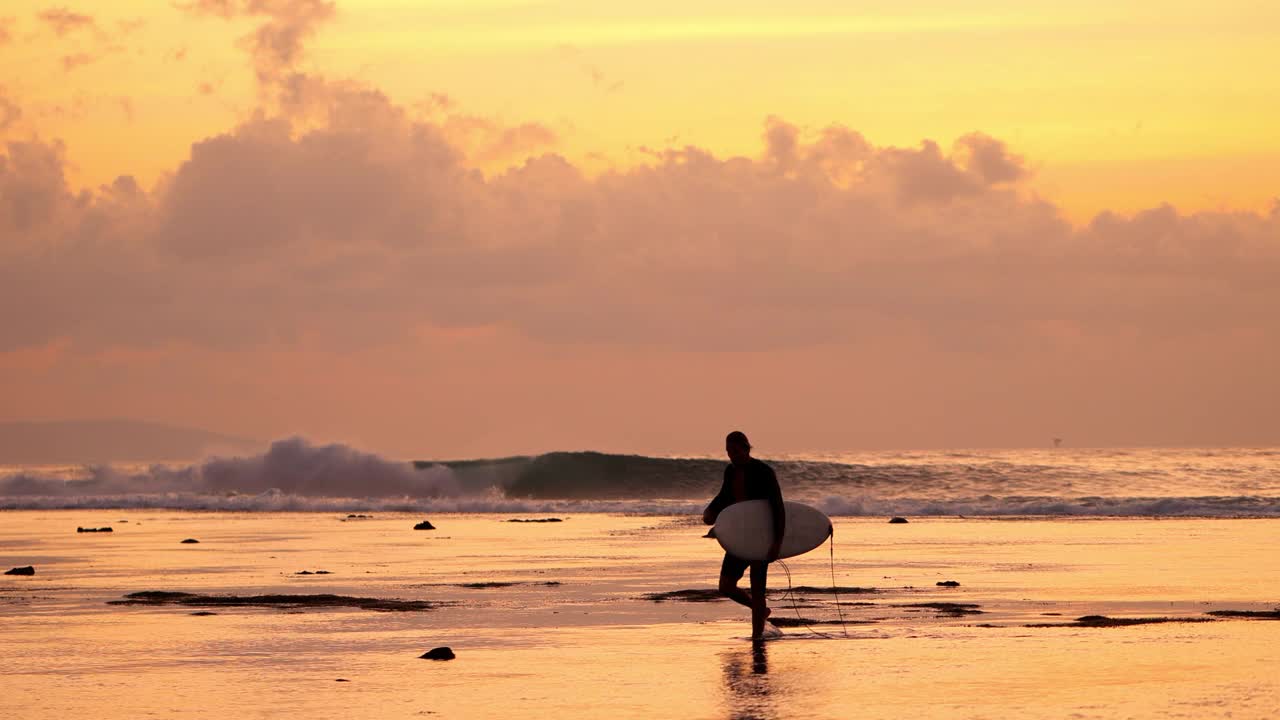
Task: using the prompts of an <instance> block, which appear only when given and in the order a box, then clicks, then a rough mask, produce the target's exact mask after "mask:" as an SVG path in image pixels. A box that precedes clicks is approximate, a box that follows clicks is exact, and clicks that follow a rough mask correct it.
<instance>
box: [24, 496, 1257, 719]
mask: <svg viewBox="0 0 1280 720" xmlns="http://www.w3.org/2000/svg"><path fill="white" fill-rule="evenodd" d="M560 517H562V518H563V519H564V521H563V522H558V523H509V522H507V521H508V520H509V519H511V518H510V517H509V516H505V515H500V514H472V515H438V516H432V517H431V518H430V520H431V521H432V523H433V524H434V525H435V526H436V528H437V529H436V530H432V531H415V530H413V529H412V527H413V526H414V525H415V524H416V523H418V522H420V521H421V520H423V519H424V517H422V516H421V515H402V514H389V513H378V514H375V515H374V517H372V518H362V519H359V520H358V521H353V522H348V521H345V520H346V516H345V515H344V514H338V513H335V514H324V513H296V514H286V513H244V514H235V513H194V512H177V511H155V510H153V511H137V510H135V511H110V510H108V511H103V510H92V511H70V510H68V511H10V512H3V513H0V565H2V566H3V567H2V568H0V570H3V569H8V568H9V567H15V566H25V565H32V566H34V567H35V568H36V574H35V575H34V576H31V577H15V576H3V577H0V617H3V619H4V621H3V624H2V627H3V630H2V631H3V632H4V633H5V642H4V643H0V674H3V676H4V678H5V682H4V686H5V692H3V693H0V716H3V717H20V718H31V719H37V718H40V719H43V718H66V717H72V716H76V717H85V716H93V717H98V718H126V717H139V716H145V715H147V714H154V715H158V716H171V715H182V716H186V717H210V718H213V717H217V718H228V717H273V718H292V717H298V718H302V717H306V718H309V719H310V718H350V717H370V718H372V717H378V718H385V717H431V716H436V717H476V718H487V717H509V716H513V715H516V714H527V713H536V714H538V715H546V716H557V717H599V716H601V715H608V716H610V717H623V718H627V717H637V718H639V717H683V718H724V717H744V718H745V717H761V718H768V717H777V718H839V717H851V716H857V717H870V718H880V717H883V718H889V717H895V718H900V717H902V716H903V715H904V714H909V715H912V716H914V717H917V718H1002V717H1018V718H1063V717H1079V718H1115V717H1136V718H1165V717H1169V718H1172V717H1191V718H1215V717H1232V718H1270V717H1274V714H1275V709H1276V708H1277V707H1280V681H1277V680H1276V679H1275V675H1276V674H1275V671H1274V670H1275V668H1276V667H1277V666H1280V622H1276V620H1275V619H1273V616H1274V610H1275V609H1276V608H1277V606H1278V605H1280V561H1277V560H1275V559H1274V557H1275V553H1274V539H1275V537H1276V532H1277V530H1280V525H1278V524H1277V522H1280V521H1276V520H1223V519H1161V520H1148V519H1071V520H1068V519H969V520H964V519H943V518H936V519H935V518H912V522H911V523H910V524H906V525H889V524H888V523H886V522H885V520H886V519H885V518H874V519H866V518H857V519H850V518H837V519H836V538H835V547H834V550H835V552H834V584H835V585H836V586H837V591H838V592H835V593H833V592H831V589H832V585H833V577H832V576H833V572H832V560H831V556H830V555H829V554H828V548H827V547H823V548H822V549H820V550H818V551H815V552H814V553H811V554H809V555H806V556H802V557H800V558H794V559H792V560H789V561H787V569H788V570H789V572H790V579H789V582H788V577H787V573H786V572H784V571H783V570H782V568H781V567H775V568H774V569H773V570H771V573H770V582H769V584H770V589H771V590H772V591H773V592H772V593H771V600H770V602H771V605H772V606H773V608H774V612H775V617H776V618H777V619H778V621H779V623H778V624H779V625H781V626H782V630H783V633H784V634H783V637H782V638H781V639H778V640H774V641H770V642H768V643H766V644H764V645H763V646H761V647H754V646H753V645H752V643H750V642H748V641H747V639H746V635H747V634H748V632H749V624H748V618H747V613H746V610H745V609H744V608H741V607H739V606H737V605H734V604H732V603H729V602H727V601H724V600H718V599H716V598H715V597H714V593H713V592H710V591H711V590H712V589H713V588H714V585H715V579H716V578H715V576H716V572H717V571H718V568H719V559H720V552H719V548H718V546H716V544H715V542H714V541H713V540H708V539H704V538H702V537H701V535H702V534H703V533H704V532H705V528H704V527H703V526H701V525H700V524H697V523H696V522H695V521H694V520H693V519H691V518H684V517H650V516H617V515H596V514H571V515H565V514H561V515H560ZM121 520H128V522H121ZM89 526H92V527H108V526H109V527H113V532H111V533H95V534H84V533H81V534H77V533H76V528H77V527H89ZM187 538H192V539H198V540H199V541H200V542H199V543H197V544H182V543H181V541H182V540H184V539H187ZM318 569H324V570H326V571H328V574H320V575H317V574H314V571H316V570H318ZM303 571H312V572H313V574H309V575H302V574H299V573H301V572H303ZM945 581H956V582H958V583H959V586H958V587H941V586H938V585H937V583H939V582H945ZM789 584H790V586H791V588H792V589H793V591H791V592H788V585H789ZM140 592H165V593H189V594H191V595H189V596H157V595H151V596H143V598H142V599H145V600H148V602H143V603H141V604H113V603H120V602H121V601H124V602H128V601H129V600H130V598H128V597H127V596H128V595H130V594H134V593H140ZM183 597H186V598H190V597H195V598H197V600H196V601H194V602H170V601H171V600H175V599H180V598H183ZM333 597H338V598H343V599H345V600H344V601H342V602H337V601H333V600H331V599H319V598H333ZM200 598H204V600H200ZM210 598H212V599H210ZM264 598H266V599H269V600H271V601H270V602H267V601H264ZM133 599H134V600H137V599H139V598H137V597H135V598H133ZM152 600H154V601H156V602H150V601H152ZM347 601H359V602H347ZM395 610H398V611H395ZM1224 611H1226V612H1225V613H1224ZM842 620H843V622H842ZM437 646H449V647H451V648H453V650H454V652H455V653H456V655H457V658H456V659H455V660H451V661H447V662H438V661H430V660H421V659H418V656H419V655H421V654H422V653H424V652H425V651H427V650H429V649H431V648H433V647H437ZM339 680H342V681H344V682H337V681H339Z"/></svg>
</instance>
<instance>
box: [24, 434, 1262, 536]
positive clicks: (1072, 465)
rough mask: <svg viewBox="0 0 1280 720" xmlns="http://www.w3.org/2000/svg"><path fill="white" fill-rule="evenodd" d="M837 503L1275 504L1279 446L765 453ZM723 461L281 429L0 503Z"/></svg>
mask: <svg viewBox="0 0 1280 720" xmlns="http://www.w3.org/2000/svg"><path fill="white" fill-rule="evenodd" d="M762 458H763V459H765V460H766V461H768V462H770V463H771V464H772V465H773V466H774V468H775V470H776V471H777V473H778V477H779V479H780V482H781V484H782V486H783V490H784V492H785V493H786V496H787V498H788V499H791V500H799V501H802V502H806V503H809V504H812V505H814V506H816V507H818V508H820V509H821V510H823V511H824V512H826V513H827V514H828V515H832V516H842V517H862V516H877V515H928V516H947V515H952V516H959V515H963V516H995V515H1020V516H1102V517H1131V516H1160V517H1187V516H1194V517H1277V516H1280V449H1277V448H1173V449H1168V448H1130V449H1066V448H1058V449H1041V450H956V451H911V452H844V453H804V454H785V455H779V456H769V455H767V454H766V455H763V456H762ZM724 464H725V460H724V459H722V458H719V457H703V458H673V457H646V456H638V455H612V454H604V453H595V452H555V453H547V454H543V455H537V456H531V457H509V458H500V459H479V460H460V461H450V460H441V461H432V460H416V461H413V462H410V461H404V460H392V459H388V458H384V457H379V456H377V455H374V454H371V453H365V452H361V451H359V450H356V449H353V448H350V447H347V446H345V445H313V444H311V443H308V442H307V441H305V440H303V439H300V438H292V439H287V440H281V441H279V442H276V443H274V444H272V446H271V447H270V448H269V449H268V450H267V451H265V452H264V453H262V454H261V455H257V456H250V457H215V458H210V459H205V460H201V461H196V462H191V463H186V464H165V465H160V464H147V463H126V464H117V465H96V466H94V465H89V466H84V465H77V466H37V467H7V468H6V467H0V509H54V508H95V507H96V508H114V507H118V508H168V509H184V510H237V511H246V512H254V511H326V512H335V511H342V510H351V511H375V510H381V511H393V510H394V511H405V512H410V511H412V512H419V511H421V512H479V513H484V512H497V513H506V512H570V511H576V512H620V513H631V512H635V513H678V514H685V513H694V512H697V511H699V510H700V509H701V507H702V505H703V504H705V503H706V501H707V499H708V498H709V497H710V496H711V495H713V494H714V493H715V491H716V490H717V489H718V487H719V482H720V476H721V472H722V470H723V467H724Z"/></svg>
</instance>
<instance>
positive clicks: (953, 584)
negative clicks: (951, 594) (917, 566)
mask: <svg viewBox="0 0 1280 720" xmlns="http://www.w3.org/2000/svg"><path fill="white" fill-rule="evenodd" d="M934 585H937V586H938V587H960V583H958V582H956V581H955V580H943V581H942V582H940V583H934Z"/></svg>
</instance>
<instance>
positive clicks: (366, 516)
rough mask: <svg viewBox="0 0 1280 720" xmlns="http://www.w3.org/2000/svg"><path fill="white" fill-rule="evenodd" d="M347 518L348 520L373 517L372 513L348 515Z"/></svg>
mask: <svg viewBox="0 0 1280 720" xmlns="http://www.w3.org/2000/svg"><path fill="white" fill-rule="evenodd" d="M347 519H348V520H371V519H373V516H372V515H348V516H347Z"/></svg>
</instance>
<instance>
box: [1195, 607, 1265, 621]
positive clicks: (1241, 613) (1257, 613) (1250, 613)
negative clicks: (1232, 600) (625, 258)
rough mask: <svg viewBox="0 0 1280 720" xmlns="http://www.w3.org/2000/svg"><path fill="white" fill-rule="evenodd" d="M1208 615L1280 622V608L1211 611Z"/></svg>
mask: <svg viewBox="0 0 1280 720" xmlns="http://www.w3.org/2000/svg"><path fill="white" fill-rule="evenodd" d="M1205 614H1206V615H1213V616H1215V617H1229V618H1260V619H1263V620H1280V608H1276V609H1275V610H1210V611H1209V612H1207V613H1205Z"/></svg>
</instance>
